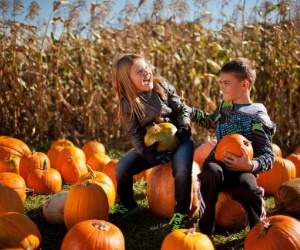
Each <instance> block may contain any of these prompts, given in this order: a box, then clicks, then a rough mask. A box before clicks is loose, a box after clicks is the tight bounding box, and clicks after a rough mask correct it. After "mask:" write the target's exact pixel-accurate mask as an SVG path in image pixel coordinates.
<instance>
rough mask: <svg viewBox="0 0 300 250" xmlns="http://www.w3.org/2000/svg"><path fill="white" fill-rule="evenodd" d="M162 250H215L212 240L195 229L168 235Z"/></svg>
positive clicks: (181, 230) (176, 231)
mask: <svg viewBox="0 0 300 250" xmlns="http://www.w3.org/2000/svg"><path fill="white" fill-rule="evenodd" d="M160 249H161V250H175V249H178V250H197V249H199V250H201V249H203V250H214V249H215V247H214V245H213V243H212V241H211V239H210V238H209V237H208V236H207V235H205V234H202V233H200V232H196V230H195V228H190V229H177V230H175V231H173V232H170V233H169V234H167V236H166V237H165V238H164V240H163V242H162V246H161V248H160Z"/></svg>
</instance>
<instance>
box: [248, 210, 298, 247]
mask: <svg viewBox="0 0 300 250" xmlns="http://www.w3.org/2000/svg"><path fill="white" fill-rule="evenodd" d="M299 239H300V222H299V221H298V220H296V219H294V218H292V217H290V216H286V215H274V216H270V217H267V218H266V219H265V220H263V221H261V222H258V223H257V224H256V225H255V226H254V227H253V228H252V229H251V230H250V231H249V233H248V234H247V236H246V239H245V242H244V249H245V250H276V249H278V250H281V249H288V250H298V249H300V240H299Z"/></svg>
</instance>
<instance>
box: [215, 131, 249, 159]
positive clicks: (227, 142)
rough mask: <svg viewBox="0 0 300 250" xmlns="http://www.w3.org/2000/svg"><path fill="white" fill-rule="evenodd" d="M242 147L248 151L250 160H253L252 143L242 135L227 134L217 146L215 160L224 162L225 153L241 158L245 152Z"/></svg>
mask: <svg viewBox="0 0 300 250" xmlns="http://www.w3.org/2000/svg"><path fill="white" fill-rule="evenodd" d="M241 146H243V147H244V148H245V149H246V152H247V153H248V155H249V157H250V159H252V158H253V148H252V144H251V142H250V141H249V140H248V139H247V138H246V137H244V136H243V135H241V134H236V133H233V134H227V135H225V136H224V137H223V138H222V139H221V140H220V141H219V142H218V143H217V146H216V151H215V158H216V160H218V161H223V156H224V154H225V152H230V153H232V154H234V155H236V156H239V157H241V156H242V155H243V152H242V150H241Z"/></svg>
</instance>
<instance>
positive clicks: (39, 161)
mask: <svg viewBox="0 0 300 250" xmlns="http://www.w3.org/2000/svg"><path fill="white" fill-rule="evenodd" d="M44 162H46V164H47V165H49V166H50V160H49V158H48V156H47V155H46V154H45V153H43V152H37V151H35V150H32V151H31V152H30V153H29V154H27V155H23V156H22V157H21V159H20V166H19V169H20V175H21V176H22V177H23V178H24V180H25V181H26V182H27V178H28V175H29V173H30V172H32V171H33V170H35V169H37V168H43V164H44Z"/></svg>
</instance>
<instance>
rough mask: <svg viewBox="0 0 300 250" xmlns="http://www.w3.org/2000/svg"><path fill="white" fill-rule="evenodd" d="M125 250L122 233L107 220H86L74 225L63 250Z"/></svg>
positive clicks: (63, 243)
mask: <svg viewBox="0 0 300 250" xmlns="http://www.w3.org/2000/svg"><path fill="white" fill-rule="evenodd" d="M70 249H72V250H91V249H102V250H106V249H107V250H125V239H124V236H123V233H122V231H121V230H120V229H119V228H118V227H117V226H115V225H114V224H112V223H110V222H108V221H105V220H96V219H92V220H85V221H81V222H79V223H77V224H76V225H74V226H73V227H72V228H71V229H70V230H69V231H68V232H67V234H66V235H65V237H64V239H63V242H62V246H61V250H70Z"/></svg>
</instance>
